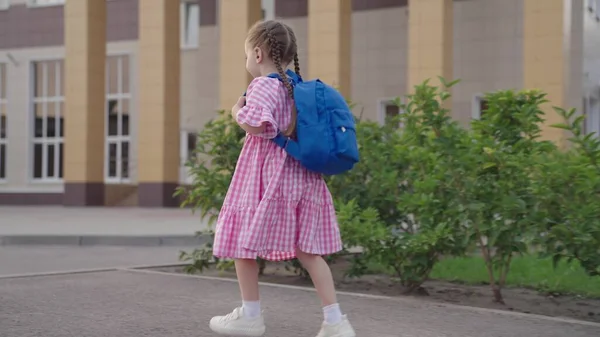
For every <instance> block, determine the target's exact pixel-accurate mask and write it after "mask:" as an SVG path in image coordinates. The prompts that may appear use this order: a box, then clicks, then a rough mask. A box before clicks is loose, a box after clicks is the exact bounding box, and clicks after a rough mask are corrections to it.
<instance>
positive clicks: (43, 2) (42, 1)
mask: <svg viewBox="0 0 600 337" xmlns="http://www.w3.org/2000/svg"><path fill="white" fill-rule="evenodd" d="M28 4H29V6H32V7H33V6H39V7H42V6H58V5H64V4H65V0H29V1H28Z"/></svg>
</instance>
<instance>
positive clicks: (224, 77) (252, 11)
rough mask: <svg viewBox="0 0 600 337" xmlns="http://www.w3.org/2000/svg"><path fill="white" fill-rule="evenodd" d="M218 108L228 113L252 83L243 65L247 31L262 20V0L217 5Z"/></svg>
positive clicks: (234, 0) (235, 0)
mask: <svg viewBox="0 0 600 337" xmlns="http://www.w3.org/2000/svg"><path fill="white" fill-rule="evenodd" d="M219 5H220V9H219V60H220V63H219V83H220V85H219V108H221V109H226V110H229V109H231V107H232V106H233V105H234V104H235V103H236V102H237V100H238V98H239V97H240V96H241V95H242V94H243V93H244V91H245V90H246V88H247V87H248V84H249V83H250V81H251V80H252V77H251V76H250V74H249V73H248V72H247V71H246V64H245V62H244V42H245V41H246V36H247V34H248V29H249V28H250V27H251V26H252V25H253V24H255V23H256V22H257V21H259V20H261V19H262V5H261V0H220V2H219Z"/></svg>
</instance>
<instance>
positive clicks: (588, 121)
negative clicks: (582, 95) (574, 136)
mask: <svg viewBox="0 0 600 337" xmlns="http://www.w3.org/2000/svg"><path fill="white" fill-rule="evenodd" d="M592 102H593V103H594V106H593V107H592ZM592 108H593V110H592ZM584 109H585V114H586V116H585V133H586V134H590V133H595V135H596V137H600V97H592V96H589V97H587V98H586V99H585V107H584Z"/></svg>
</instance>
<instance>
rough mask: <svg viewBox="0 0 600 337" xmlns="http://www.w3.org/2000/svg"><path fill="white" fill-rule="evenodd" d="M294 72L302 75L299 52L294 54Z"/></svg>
mask: <svg viewBox="0 0 600 337" xmlns="http://www.w3.org/2000/svg"><path fill="white" fill-rule="evenodd" d="M294 72H295V73H296V75H298V77H300V60H298V53H296V54H294Z"/></svg>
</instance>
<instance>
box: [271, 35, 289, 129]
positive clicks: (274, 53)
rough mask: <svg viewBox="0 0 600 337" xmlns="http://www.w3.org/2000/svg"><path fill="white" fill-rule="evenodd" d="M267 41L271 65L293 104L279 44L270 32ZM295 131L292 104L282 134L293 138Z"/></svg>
mask: <svg viewBox="0 0 600 337" xmlns="http://www.w3.org/2000/svg"><path fill="white" fill-rule="evenodd" d="M267 39H268V41H269V49H270V54H271V55H270V56H271V59H272V60H273V63H274V64H275V67H276V68H277V72H278V73H279V76H280V77H281V80H282V81H283V84H284V85H285V87H286V89H287V91H288V95H289V96H290V99H291V100H292V102H293V101H294V88H293V87H292V84H291V83H290V80H289V79H288V77H287V75H286V73H285V71H284V70H283V67H282V66H281V58H282V53H283V52H282V50H281V44H280V43H279V41H277V39H276V38H275V36H273V34H271V32H267ZM295 130H296V105H295V104H293V103H292V119H291V122H290V125H289V126H288V128H287V130H285V131H284V132H283V134H284V135H285V136H288V137H293V136H294V133H295Z"/></svg>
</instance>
